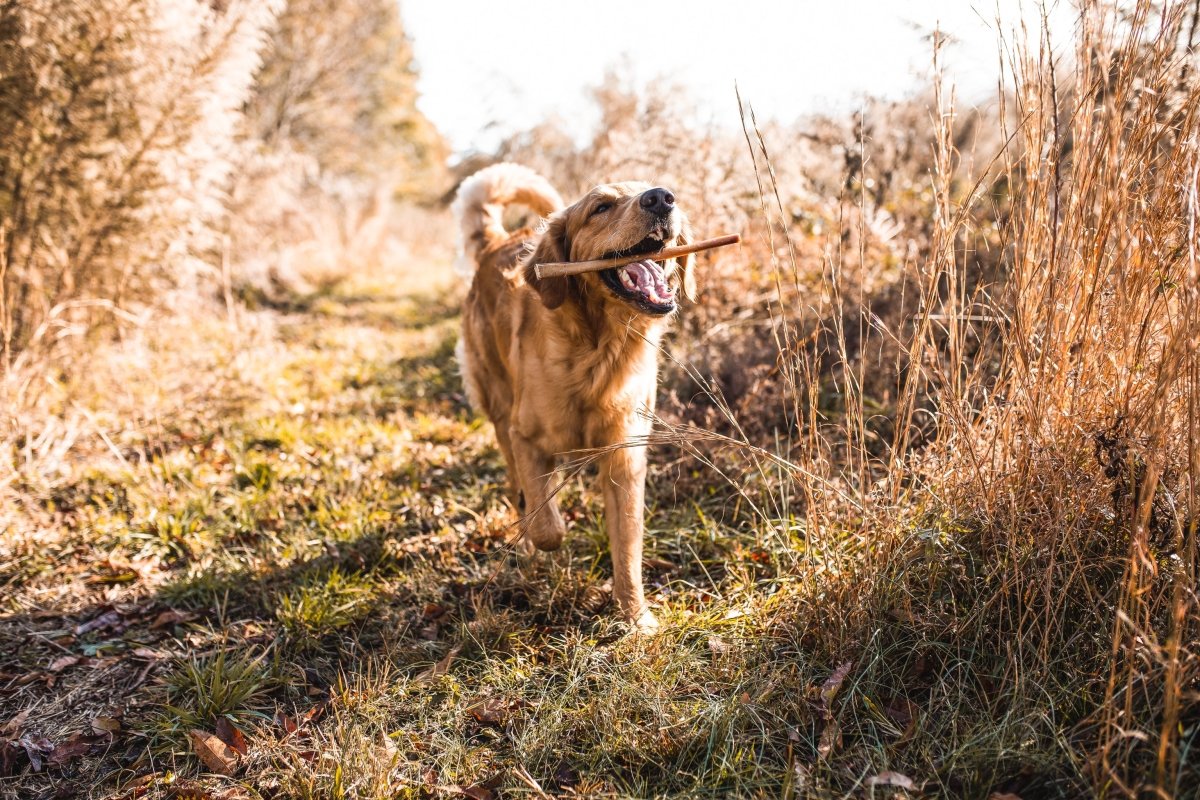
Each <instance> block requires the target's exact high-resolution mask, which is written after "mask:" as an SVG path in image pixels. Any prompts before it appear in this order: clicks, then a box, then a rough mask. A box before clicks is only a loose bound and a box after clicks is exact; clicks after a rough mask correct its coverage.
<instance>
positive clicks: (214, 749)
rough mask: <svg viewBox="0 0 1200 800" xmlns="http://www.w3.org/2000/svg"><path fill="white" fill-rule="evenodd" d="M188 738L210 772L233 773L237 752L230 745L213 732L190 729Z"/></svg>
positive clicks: (219, 773)
mask: <svg viewBox="0 0 1200 800" xmlns="http://www.w3.org/2000/svg"><path fill="white" fill-rule="evenodd" d="M188 738H189V739H190V740H191V742H192V749H193V750H195V751H196V755H197V756H198V757H199V759H200V761H201V762H202V763H203V764H204V766H206V767H208V770H209V771H210V772H215V773H217V774H218V775H226V776H228V775H232V774H233V768H234V765H235V764H237V753H235V752H234V751H233V749H232V748H230V747H229V745H227V744H225V743H224V742H222V741H221V740H220V739H218V738H217V737H216V736H214V735H212V734H211V733H205V732H204V731H199V730H190V731H188Z"/></svg>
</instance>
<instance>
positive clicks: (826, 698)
mask: <svg viewBox="0 0 1200 800" xmlns="http://www.w3.org/2000/svg"><path fill="white" fill-rule="evenodd" d="M853 668H854V662H853V661H846V662H844V663H842V664H840V665H838V668H837V669H835V670H834V671H833V674H832V675H830V676H829V677H828V678H826V679H825V682H824V683H823V684H821V704H822V705H823V706H824V707H825V714H826V716H827V717H828V715H829V705H830V703H832V702H833V698H834V697H836V696H837V693H838V690H839V689H841V688H842V684H843V683H844V682H845V681H846V676H848V675H849V674H850V670H851V669H853Z"/></svg>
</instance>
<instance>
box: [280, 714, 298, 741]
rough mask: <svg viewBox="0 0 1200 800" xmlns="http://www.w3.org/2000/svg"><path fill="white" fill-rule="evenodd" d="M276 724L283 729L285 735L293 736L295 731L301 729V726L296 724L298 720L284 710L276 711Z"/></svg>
mask: <svg viewBox="0 0 1200 800" xmlns="http://www.w3.org/2000/svg"><path fill="white" fill-rule="evenodd" d="M275 724H276V725H278V726H279V727H280V728H282V729H283V735H284V736H291V735H292V734H293V733H295V732H296V731H298V730H300V726H299V725H297V724H296V720H294V719H292V718H291V717H289V716H288V715H287V714H286V713H284V712H283V711H276V712H275Z"/></svg>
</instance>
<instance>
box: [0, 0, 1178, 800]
mask: <svg viewBox="0 0 1200 800" xmlns="http://www.w3.org/2000/svg"><path fill="white" fill-rule="evenodd" d="M214 6H216V7H217V8H216V10H214ZM51 11H53V13H51ZM1196 21H1197V14H1196V11H1195V10H1194V9H1193V8H1191V7H1190V5H1189V7H1187V8H1185V7H1184V6H1183V4H1179V3H1174V4H1168V5H1167V6H1166V7H1164V6H1163V5H1162V4H1159V3H1153V2H1150V0H1141V2H1138V3H1136V4H1133V5H1132V6H1131V7H1123V10H1121V11H1117V10H1114V9H1113V8H1111V7H1109V6H1108V5H1104V4H1087V5H1086V7H1085V9H1084V10H1083V11H1081V13H1080V17H1079V26H1078V29H1077V30H1076V32H1075V39H1074V42H1073V47H1066V46H1065V45H1067V43H1066V42H1057V43H1053V44H1054V45H1055V47H1056V51H1057V52H1059V54H1060V55H1059V57H1058V58H1056V59H1051V57H1050V52H1051V51H1050V45H1051V44H1052V43H1050V42H1048V41H1046V40H1045V38H1044V37H1043V38H1042V40H1040V41H1039V40H1038V38H1037V36H1036V35H1035V36H1034V39H1033V44H1032V45H1030V46H1028V47H1017V46H1015V45H1014V46H1010V47H1008V48H1006V49H1005V51H1004V54H1005V59H1006V87H1005V91H1004V93H1003V95H1002V97H1001V100H1000V103H999V105H998V106H995V107H992V108H990V109H986V110H971V111H959V110H958V109H956V108H955V104H954V98H953V94H952V92H951V91H950V89H949V88H948V87H947V86H946V85H945V83H944V82H943V81H942V80H941V79H940V77H939V78H938V79H937V80H935V82H934V85H933V86H932V87H931V90H930V92H929V94H928V96H924V97H919V98H915V99H913V100H910V101H907V102H903V103H895V104H884V103H872V104H868V105H866V106H865V107H864V108H863V110H862V111H861V112H860V113H859V114H857V115H855V116H854V117H853V118H851V119H847V120H809V121H806V122H804V123H802V124H798V125H797V126H794V127H784V126H780V125H775V124H771V125H758V124H757V123H756V121H755V119H754V117H753V115H752V113H751V112H750V111H749V109H748V107H747V111H746V115H745V131H744V133H745V135H744V137H743V136H738V135H730V134H729V133H728V132H724V131H707V132H706V131H704V130H702V129H700V128H698V127H697V126H695V125H694V124H692V122H691V120H690V119H689V116H688V113H687V110H686V108H687V101H686V98H685V97H682V96H681V95H680V93H679V92H678V91H676V90H674V89H671V88H669V87H659V88H652V89H650V90H647V91H645V92H641V93H639V92H635V91H631V90H629V89H628V88H626V87H624V86H623V84H622V82H621V81H620V80H619V79H617V78H615V77H614V78H612V79H610V80H609V81H608V82H606V84H605V85H603V86H602V87H599V88H598V89H597V91H596V102H597V103H598V106H599V108H600V109H601V111H602V126H601V128H600V130H599V133H598V134H597V136H596V138H595V140H594V141H593V142H591V143H590V144H588V145H587V146H584V147H580V146H578V145H577V144H575V143H574V142H572V141H571V140H570V139H569V138H568V137H566V136H564V135H563V134H562V133H561V132H559V131H557V130H556V129H555V128H554V126H553V125H552V124H549V123H547V124H544V125H541V126H538V127H536V128H533V129H531V130H529V131H527V132H525V133H523V134H521V135H519V136H516V137H513V139H512V140H510V141H509V142H507V143H505V145H504V146H503V147H502V148H501V152H499V153H496V154H492V155H491V156H489V157H488V158H500V157H503V158H510V159H514V160H518V161H522V162H524V163H527V164H529V165H531V166H533V167H535V168H537V169H539V170H541V171H542V172H544V173H545V174H547V175H549V176H551V177H552V179H553V180H554V182H555V183H556V184H557V185H558V186H559V187H560V188H561V189H562V190H563V191H564V194H571V193H574V192H576V191H578V190H579V189H581V188H584V187H585V186H587V185H589V184H591V183H594V182H597V181H603V180H606V179H609V178H618V177H629V176H638V177H647V178H653V179H657V180H661V181H663V182H664V183H669V184H670V185H672V186H673V187H674V188H675V189H676V190H677V193H678V194H679V195H680V196H681V198H684V199H685V200H686V203H687V207H688V209H689V211H690V212H691V214H692V216H693V218H694V221H695V222H696V223H697V227H698V228H699V230H701V231H705V232H711V233H717V232H722V231H725V230H741V231H742V232H743V233H744V238H745V239H746V240H747V244H746V245H745V246H744V247H743V248H742V249H741V252H740V253H738V254H736V255H732V256H729V255H725V256H722V257H721V258H720V259H719V260H713V259H712V257H709V258H708V260H706V261H705V263H704V267H703V274H704V278H705V280H704V286H703V289H704V297H703V298H702V300H701V302H700V304H699V305H697V306H695V307H692V308H689V309H687V311H686V313H685V314H684V315H683V317H682V318H681V320H680V322H679V325H678V326H677V327H678V330H677V332H676V335H675V336H674V338H673V340H672V341H671V342H670V343H669V345H668V348H669V351H668V352H667V353H666V354H665V356H664V361H665V366H664V386H663V389H662V408H661V415H662V420H661V423H660V425H659V428H658V431H657V432H656V434H655V435H654V437H653V438H654V447H655V456H654V458H653V459H652V461H653V462H654V463H655V465H656V466H655V468H654V473H653V474H652V476H651V485H650V492H649V494H650V497H651V511H652V513H651V517H650V519H649V521H648V525H647V528H648V542H647V554H648V555H647V562H646V570H647V577H648V584H649V586H648V590H649V592H650V594H651V595H652V600H653V602H655V603H656V604H657V606H658V615H659V617H660V619H661V620H662V621H663V622H664V623H665V625H664V630H663V631H662V632H661V633H660V634H659V635H657V636H655V637H650V638H647V637H639V636H631V635H629V633H628V631H626V630H625V629H624V628H623V627H622V626H621V625H619V624H618V623H616V622H615V621H614V620H613V614H612V609H611V608H610V600H609V596H608V594H609V586H608V584H607V580H606V578H607V575H608V572H609V565H608V563H607V553H606V548H605V543H604V538H603V533H602V531H603V526H602V524H601V520H600V519H599V518H598V514H599V507H598V503H597V502H596V498H595V497H593V496H591V494H590V492H589V490H588V489H587V488H586V486H587V484H586V482H584V481H580V480H577V479H576V478H574V477H571V478H570V479H569V480H568V481H567V484H566V488H565V490H564V491H565V492H566V499H565V502H564V508H565V509H567V513H568V516H569V518H570V520H571V522H572V525H573V528H572V530H573V534H572V536H571V537H570V541H569V544H568V546H567V547H566V548H565V550H564V552H562V553H560V554H556V555H554V556H553V557H546V556H543V557H537V558H526V557H519V556H517V555H515V554H514V553H513V551H512V550H511V549H510V548H508V547H506V540H507V538H508V537H510V536H511V535H512V528H511V523H512V520H513V518H512V512H511V510H510V509H508V507H507V506H506V505H505V503H504V500H503V484H504V478H503V473H502V462H501V459H500V457H499V454H498V453H497V451H496V449H495V446H494V441H493V438H492V435H491V432H490V431H489V430H488V429H487V427H486V425H485V424H484V423H483V422H482V421H481V420H480V419H479V418H477V417H476V416H474V415H473V414H472V412H471V411H470V410H469V409H468V408H467V407H466V405H465V404H464V401H463V398H462V395H461V386H460V384H459V379H458V375H457V372H456V370H455V367H454V365H453V362H452V357H451V353H452V351H453V347H454V342H455V336H456V327H457V320H456V314H457V307H458V306H457V303H458V299H459V298H460V297H461V293H462V291H463V288H462V287H461V286H460V285H459V284H458V283H457V281H456V279H455V277H454V275H453V273H452V270H451V268H450V266H449V265H450V260H451V257H452V253H451V252H450V251H449V246H450V243H451V238H450V237H451V234H450V229H451V226H450V225H449V224H448V220H447V219H446V217H445V214H444V212H442V211H438V210H434V209H431V208H426V207H420V206H418V205H415V204H414V203H413V202H412V201H413V200H414V199H420V200H424V199H427V198H432V197H435V196H438V195H441V194H443V193H444V192H445V191H446V189H447V182H448V179H447V177H446V176H445V175H443V173H442V171H441V170H442V167H441V164H442V160H443V156H444V152H443V150H442V145H441V143H440V140H439V139H438V138H437V135H436V133H435V132H434V131H433V130H432V129H431V128H430V127H429V125H428V123H427V122H425V121H424V119H423V118H421V117H420V115H419V114H417V113H416V112H415V111H414V110H413V105H412V103H413V97H414V94H413V77H414V76H413V73H412V67H411V64H410V59H409V56H408V44H407V42H406V41H405V39H404V37H403V32H402V30H401V29H400V27H399V19H398V17H397V16H396V12H395V9H394V8H393V7H392V6H391V5H390V3H387V2H383V0H379V2H361V3H315V2H311V0H290V2H287V3H283V4H281V5H280V6H279V7H275V6H271V5H263V4H261V3H239V2H232V3H228V4H209V3H205V2H196V0H158V2H144V0H104V2H87V3H82V2H79V3H76V2H70V3H65V4H64V3H54V4H51V3H39V2H35V1H33V0H20V1H19V2H15V1H13V0H9V2H4V0H0V158H3V162H2V163H3V164H4V169H3V170H2V171H0V276H2V281H3V283H2V285H3V295H2V296H0V305H2V307H3V311H4V317H3V320H4V327H3V333H4V340H5V364H4V367H5V373H4V378H3V392H4V394H3V402H4V403H5V404H6V408H7V410H8V414H7V415H6V418H5V419H4V424H5V426H6V427H5V429H4V430H3V431H0V444H2V445H3V447H4V450H5V461H4V467H3V469H4V470H5V472H3V473H0V502H2V503H3V505H2V506H0V526H3V529H4V530H3V533H0V587H2V590H3V597H2V600H0V602H2V605H0V795H2V796H12V797H21V798H27V797H28V798H34V797H37V798H42V797H44V798H51V797H76V796H87V797H114V798H115V797H122V798H138V797H147V798H155V797H168V796H171V797H212V798H257V797H264V798H364V799H365V798H393V797H427V796H429V797H434V796H467V797H473V798H492V797H517V796H532V797H545V796H548V795H552V796H572V795H574V796H586V797H594V796H621V797H624V796H638V797H649V796H655V797H658V796H661V797H729V796H739V797H813V798H824V797H846V796H854V797H857V796H862V797H893V796H900V797H904V796H909V797H968V798H981V800H982V799H983V798H1008V797H1013V796H1018V797H1022V798H1026V800H1031V799H1032V798H1041V797H1091V796H1103V797H1142V796H1154V797H1197V796H1200V755H1198V754H1197V748H1198V747H1200V660H1198V659H1200V653H1198V649H1197V648H1198V641H1197V612H1198V610H1200V609H1198V608H1197V594H1196V589H1197V585H1196V570H1197V566H1198V564H1197V552H1196V518H1195V514H1196V507H1197V497H1196V487H1195V483H1194V481H1195V479H1196V470H1197V460H1198V459H1200V444H1198V442H1200V436H1198V434H1200V431H1197V425H1198V423H1200V419H1198V414H1200V412H1198V410H1197V409H1198V408H1200V361H1198V360H1197V347H1198V345H1200V342H1198V341H1197V337H1198V335H1200V334H1198V331H1200V318H1198V314H1200V294H1198V292H1200V277H1198V272H1197V262H1196V246H1197V238H1196V224H1195V223H1196V217H1197V211H1198V208H1200V200H1198V197H1200V177H1198V176H1200V118H1198V117H1197V114H1198V113H1200V111H1198V109H1200V81H1198V79H1197V76H1196V75H1195V64H1194V57H1193V55H1192V43H1193V39H1194V36H1195V35H1196V33H1197V31H1196V27H1197V25H1196ZM1027 25H1028V27H1029V28H1030V29H1031V30H1034V31H1036V30H1037V29H1038V27H1039V26H1038V21H1037V20H1033V19H1030V20H1027ZM364 32H365V33H364ZM268 43H270V44H268ZM941 47H942V44H941V43H940V42H935V54H934V58H935V66H936V62H937V59H938V58H939V55H938V51H940V48H941ZM480 160H485V159H483V157H481V159H480Z"/></svg>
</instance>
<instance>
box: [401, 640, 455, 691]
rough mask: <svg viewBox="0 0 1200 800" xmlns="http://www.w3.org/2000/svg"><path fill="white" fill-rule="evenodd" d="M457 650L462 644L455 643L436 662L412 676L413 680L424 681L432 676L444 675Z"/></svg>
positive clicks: (432, 677) (448, 669)
mask: <svg viewBox="0 0 1200 800" xmlns="http://www.w3.org/2000/svg"><path fill="white" fill-rule="evenodd" d="M459 650H462V645H455V646H454V647H451V648H450V652H448V653H446V655H444V656H442V660H441V661H439V662H437V663H436V664H434V665H433V666H432V667H430V668H429V669H427V670H425V671H424V672H422V673H421V674H420V675H418V676H417V677H416V678H414V679H413V680H414V682H416V683H424V682H425V681H430V680H433V679H434V678H439V677H441V676H442V675H445V674H446V673H447V672H449V671H450V665H451V664H453V663H454V659H455V657H456V656H457V655H458V651H459Z"/></svg>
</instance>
